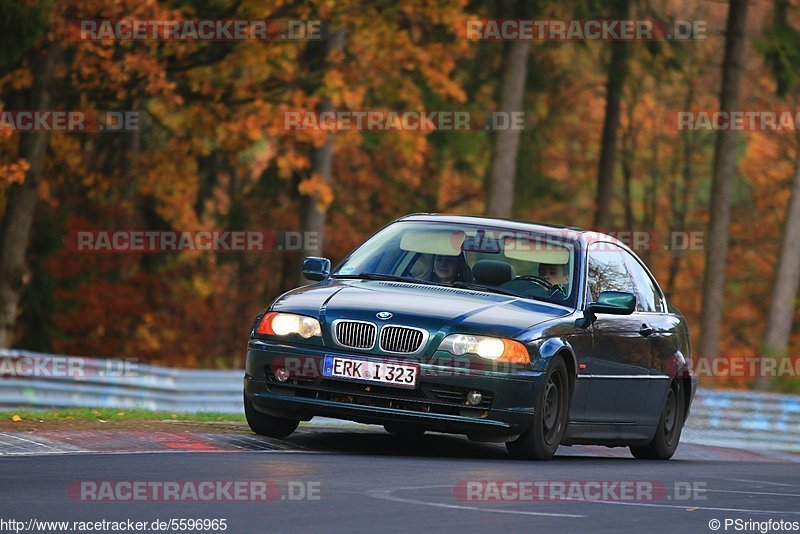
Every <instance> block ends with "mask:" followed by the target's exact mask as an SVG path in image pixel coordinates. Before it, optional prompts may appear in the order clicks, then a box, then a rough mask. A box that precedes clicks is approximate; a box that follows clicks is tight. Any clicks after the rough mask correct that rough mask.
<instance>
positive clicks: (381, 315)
mask: <svg viewBox="0 0 800 534" xmlns="http://www.w3.org/2000/svg"><path fill="white" fill-rule="evenodd" d="M375 317H377V318H378V319H380V320H381V321H386V320H387V319H391V318H392V314H391V313H390V312H378V313H376V314H375Z"/></svg>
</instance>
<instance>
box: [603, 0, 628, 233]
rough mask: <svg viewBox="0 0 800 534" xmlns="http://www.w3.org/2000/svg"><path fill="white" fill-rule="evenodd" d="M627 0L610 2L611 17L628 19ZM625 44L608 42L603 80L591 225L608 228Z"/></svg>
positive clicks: (625, 71) (612, 191)
mask: <svg viewBox="0 0 800 534" xmlns="http://www.w3.org/2000/svg"><path fill="white" fill-rule="evenodd" d="M630 4H631V3H630V0H617V1H615V2H614V4H613V11H614V13H613V15H614V16H613V17H612V18H616V19H620V20H625V19H627V18H628V13H629V11H630ZM627 58H628V43H627V41H614V42H613V43H611V61H610V62H609V65H608V80H607V82H606V116H605V120H604V121H603V140H602V142H601V145H600V162H599V163H598V170H597V197H596V199H595V212H594V227H595V228H597V229H609V228H610V227H611V223H612V221H611V198H612V197H613V195H614V169H615V166H616V163H617V161H616V160H617V131H618V130H619V123H620V102H621V101H622V89H623V85H624V83H625V74H626V73H627Z"/></svg>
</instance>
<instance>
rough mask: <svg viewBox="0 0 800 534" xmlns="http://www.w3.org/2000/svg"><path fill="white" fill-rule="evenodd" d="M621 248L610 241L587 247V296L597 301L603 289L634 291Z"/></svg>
mask: <svg viewBox="0 0 800 534" xmlns="http://www.w3.org/2000/svg"><path fill="white" fill-rule="evenodd" d="M622 252H623V251H622V249H620V248H619V247H617V246H616V245H613V244H611V243H593V244H592V245H591V246H590V247H589V271H588V282H589V298H590V299H591V302H595V301H597V297H598V295H600V293H601V292H603V291H625V292H627V293H634V294H635V292H634V289H633V282H632V280H631V277H630V275H629V274H628V269H627V267H626V266H625V259H624V258H623V257H622Z"/></svg>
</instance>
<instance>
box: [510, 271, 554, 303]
mask: <svg viewBox="0 0 800 534" xmlns="http://www.w3.org/2000/svg"><path fill="white" fill-rule="evenodd" d="M514 280H527V281H529V282H536V283H537V284H539V285H540V286H542V287H543V288H545V289H546V290H547V293H548V294H549V295H550V296H551V297H555V296H556V294H557V293H561V294H562V295H563V297H561V298H563V299H566V298H567V293H566V291H564V288H563V287H562V286H561V285H560V284H551V283H550V282H548V281H547V280H545V279H544V278H542V277H541V276H536V275H534V274H521V275H519V276H517V277H515V278H514Z"/></svg>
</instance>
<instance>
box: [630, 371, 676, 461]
mask: <svg viewBox="0 0 800 534" xmlns="http://www.w3.org/2000/svg"><path fill="white" fill-rule="evenodd" d="M683 395H684V392H683V382H681V381H680V380H673V382H672V384H671V385H670V388H669V391H668V392H667V398H666V400H665V401H664V409H663V411H662V412H661V418H660V419H659V421H658V430H656V435H655V436H654V437H653V440H652V441H651V442H650V443H648V444H647V445H644V446H642V447H631V454H633V456H634V458H639V459H641V460H669V459H670V458H672V455H673V454H675V451H676V450H677V449H678V443H679V442H680V440H681V431H682V430H683V420H684V414H685V413H686V410H685V409H684V408H685V406H684V396H683Z"/></svg>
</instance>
